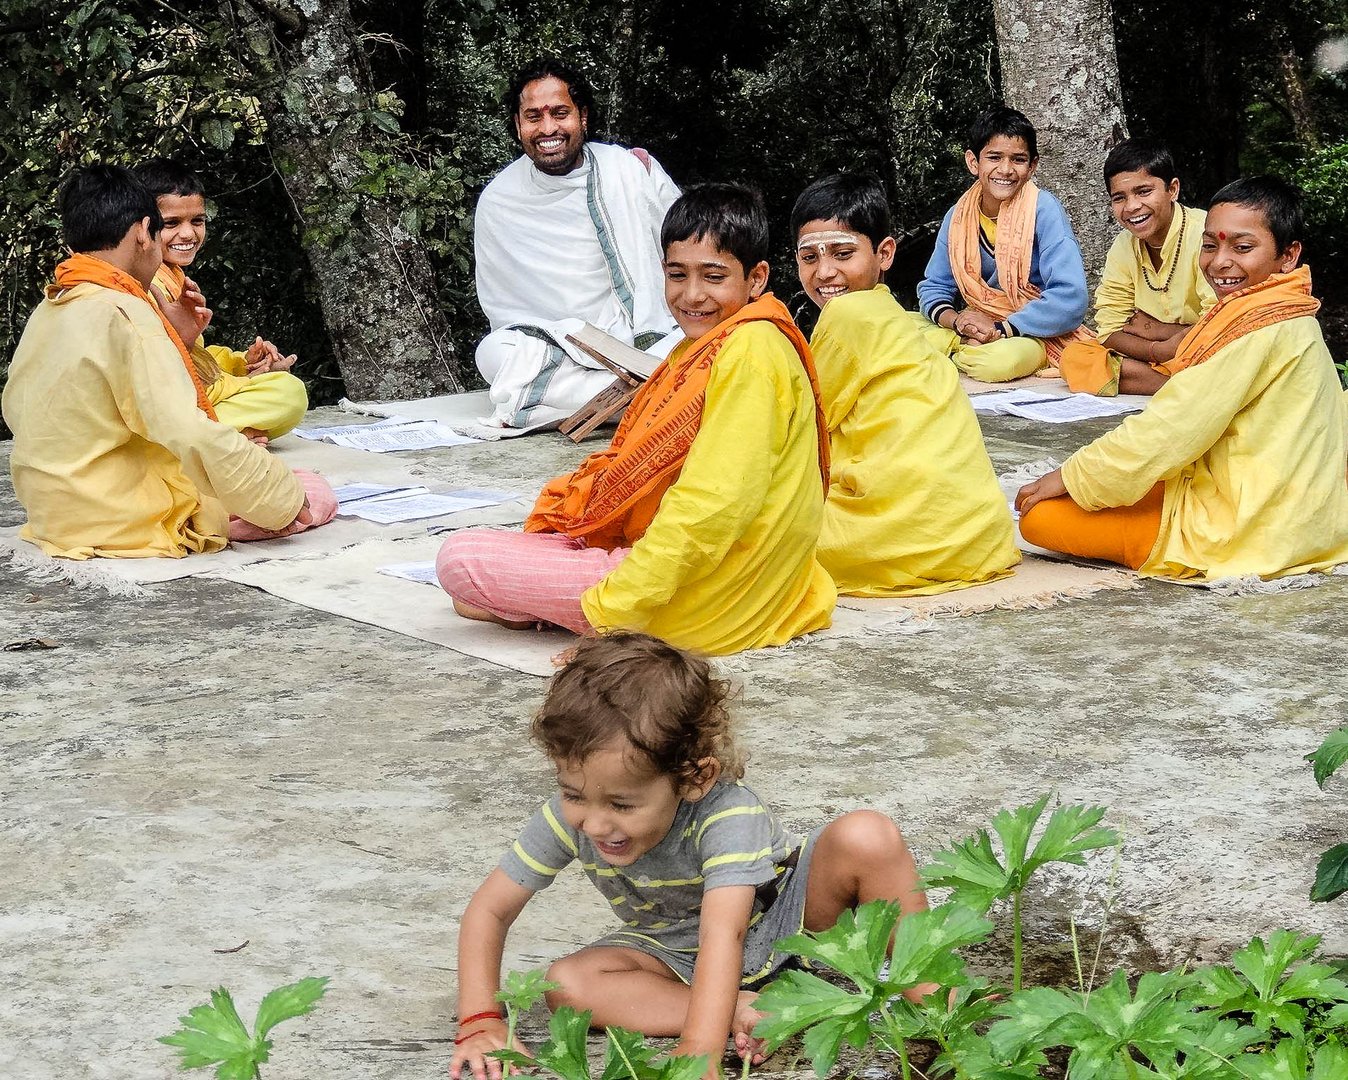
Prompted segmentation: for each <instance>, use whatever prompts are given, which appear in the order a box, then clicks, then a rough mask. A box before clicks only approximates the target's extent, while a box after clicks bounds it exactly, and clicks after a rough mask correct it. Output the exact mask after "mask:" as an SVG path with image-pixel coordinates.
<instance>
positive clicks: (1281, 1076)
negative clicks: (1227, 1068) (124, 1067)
mask: <svg viewBox="0 0 1348 1080" xmlns="http://www.w3.org/2000/svg"><path fill="white" fill-rule="evenodd" d="M1232 1064H1234V1065H1235V1067H1236V1071H1237V1072H1238V1073H1239V1075H1241V1076H1243V1077H1245V1078H1246V1080H1310V1074H1308V1073H1307V1071H1306V1064H1307V1062H1306V1044H1305V1043H1303V1042H1301V1041H1300V1040H1298V1039H1283V1041H1282V1042H1280V1043H1278V1045H1277V1046H1275V1047H1274V1048H1273V1049H1272V1050H1271V1051H1268V1052H1266V1053H1263V1054H1248V1055H1246V1056H1244V1057H1239V1058H1237V1059H1236V1060H1235V1061H1234V1062H1232ZM1317 1080H1318V1078H1317ZM1331 1080H1332V1077H1331Z"/></svg>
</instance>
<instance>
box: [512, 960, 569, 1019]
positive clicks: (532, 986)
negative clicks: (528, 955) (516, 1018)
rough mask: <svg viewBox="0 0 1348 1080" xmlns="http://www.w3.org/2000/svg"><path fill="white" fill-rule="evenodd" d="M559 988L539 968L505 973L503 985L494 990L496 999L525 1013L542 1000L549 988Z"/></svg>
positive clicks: (559, 987)
mask: <svg viewBox="0 0 1348 1080" xmlns="http://www.w3.org/2000/svg"><path fill="white" fill-rule="evenodd" d="M560 989H561V986H560V985H558V984H557V983H554V982H548V976H547V972H545V971H542V970H540V969H537V968H535V969H534V970H532V971H511V972H507V973H506V977H505V986H504V987H502V988H501V989H500V990H498V991H497V992H496V1000H497V1001H499V1002H501V1003H502V1004H503V1005H507V1006H509V1007H510V1008H512V1009H516V1010H517V1011H519V1012H521V1013H527V1012H528V1011H529V1010H530V1009H532V1008H533V1007H534V1006H535V1005H537V1004H538V1003H539V1002H540V1001H542V1000H543V997H544V995H546V994H547V992H548V991H549V990H560Z"/></svg>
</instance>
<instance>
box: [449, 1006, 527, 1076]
mask: <svg viewBox="0 0 1348 1080" xmlns="http://www.w3.org/2000/svg"><path fill="white" fill-rule="evenodd" d="M474 1029H475V1030H473V1031H472V1032H471V1033H470V1034H469V1035H468V1037H467V1038H464V1041H463V1042H461V1043H459V1042H456V1043H455V1046H454V1056H453V1057H452V1058H450V1059H449V1076H450V1080H470V1078H471V1080H502V1077H503V1076H513V1075H514V1074H515V1073H518V1072H519V1069H518V1068H516V1067H515V1066H514V1065H510V1066H507V1067H504V1068H503V1066H502V1062H501V1061H499V1060H498V1059H497V1058H494V1057H487V1055H488V1054H490V1053H491V1052H492V1051H493V1050H505V1049H506V1033H507V1030H508V1029H507V1028H506V1022H505V1021H504V1020H486V1021H479V1022H478V1024H475V1025H474ZM459 1037H460V1038H463V1035H462V1034H460V1036H459ZM510 1049H511V1050H515V1051H517V1052H518V1053H521V1054H526V1055H527V1054H528V1053H529V1050H528V1048H527V1047H526V1046H524V1044H523V1043H521V1042H520V1041H519V1039H516V1040H515V1044H514V1046H512V1047H510ZM465 1065H466V1066H467V1067H468V1069H467V1071H466V1072H465V1070H464V1066H465Z"/></svg>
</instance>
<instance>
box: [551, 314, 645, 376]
mask: <svg viewBox="0 0 1348 1080" xmlns="http://www.w3.org/2000/svg"><path fill="white" fill-rule="evenodd" d="M566 340H567V341H569V342H571V343H572V344H573V345H576V346H577V347H579V348H580V349H583V350H584V351H585V353H586V355H588V356H592V357H594V358H595V359H596V360H598V361H599V362H600V363H601V364H603V365H604V366H605V367H606V368H608V369H609V370H610V371H611V372H613V374H615V375H617V376H618V377H619V378H620V379H624V381H625V382H626V381H630V380H632V379H635V380H636V381H637V382H639V383H643V382H645V381H646V380H647V379H649V378H650V377H651V373H652V372H654V371H655V369H656V368H658V367H659V366H660V365H661V364H662V363H664V361H663V360H661V359H660V357H658V356H652V355H651V354H650V353H644V352H642V351H641V350H640V349H637V348H634V347H633V346H631V345H628V344H627V343H625V342H622V341H619V340H618V339H617V338H615V337H614V336H613V335H612V334H606V333H604V331H602V330H600V329H599V327H597V326H591V325H590V324H589V323H586V324H585V325H584V326H582V327H581V328H580V329H579V330H577V331H576V332H575V333H574V334H567V335H566ZM624 376H626V378H624Z"/></svg>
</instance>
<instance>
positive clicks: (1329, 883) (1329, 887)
mask: <svg viewBox="0 0 1348 1080" xmlns="http://www.w3.org/2000/svg"><path fill="white" fill-rule="evenodd" d="M1345 892H1348V844H1336V845H1335V846H1334V847H1332V848H1330V849H1329V850H1328V851H1326V852H1325V853H1324V854H1323V855H1321V856H1320V863H1319V865H1318V866H1316V868H1315V884H1314V885H1313V886H1311V899H1312V900H1335V899H1337V898H1338V897H1340V896H1342V895H1343V894H1344V893H1345Z"/></svg>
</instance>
